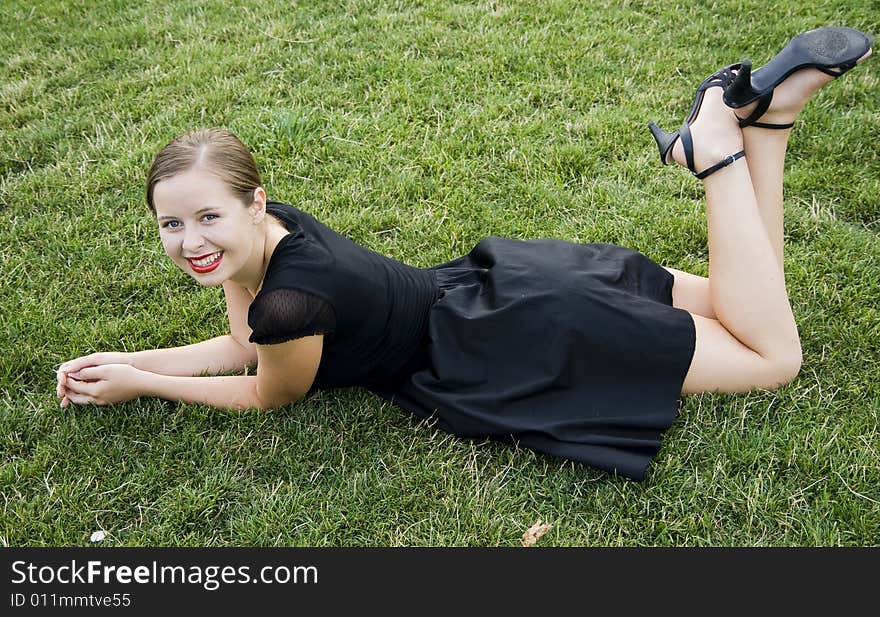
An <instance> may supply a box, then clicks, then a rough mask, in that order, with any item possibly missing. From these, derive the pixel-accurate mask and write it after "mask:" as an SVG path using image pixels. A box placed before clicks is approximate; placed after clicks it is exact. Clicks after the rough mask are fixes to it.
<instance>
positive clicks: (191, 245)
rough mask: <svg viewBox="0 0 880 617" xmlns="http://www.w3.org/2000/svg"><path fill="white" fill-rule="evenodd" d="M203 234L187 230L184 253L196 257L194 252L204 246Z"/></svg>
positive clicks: (184, 239) (184, 234)
mask: <svg viewBox="0 0 880 617" xmlns="http://www.w3.org/2000/svg"><path fill="white" fill-rule="evenodd" d="M204 243H205V242H204V239H203V238H202V234H200V233H199V232H198V231H190V230H188V229H187V230H185V231H184V232H183V252H184V253H187V254H189V256H194V251H195V250H196V249H198V248H199V247H201V246H202V245H204Z"/></svg>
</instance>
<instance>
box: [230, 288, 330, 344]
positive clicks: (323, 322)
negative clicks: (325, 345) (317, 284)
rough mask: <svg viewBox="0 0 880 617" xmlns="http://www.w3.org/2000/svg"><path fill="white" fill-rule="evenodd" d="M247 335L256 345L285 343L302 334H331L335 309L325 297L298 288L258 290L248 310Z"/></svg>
mask: <svg viewBox="0 0 880 617" xmlns="http://www.w3.org/2000/svg"><path fill="white" fill-rule="evenodd" d="M248 325H249V326H250V328H251V330H253V333H252V334H251V336H250V338H249V339H248V340H249V341H250V342H251V343H256V344H258V345H271V344H273V343H284V342H285V341H290V340H293V339H297V338H301V337H303V336H312V335H314V334H331V333H332V332H333V331H334V330H335V329H336V312H335V311H334V310H333V306H332V305H331V304H330V303H329V302H327V301H326V300H324V299H322V298H319V297H318V296H315V295H313V294H310V293H307V292H305V291H300V290H298V289H273V290H272V291H270V292H267V293H265V294H263V293H260V294H257V297H256V298H254V301H253V302H252V303H251V306H250V309H249V310H248Z"/></svg>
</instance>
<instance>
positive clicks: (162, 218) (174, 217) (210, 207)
mask: <svg viewBox="0 0 880 617" xmlns="http://www.w3.org/2000/svg"><path fill="white" fill-rule="evenodd" d="M205 210H213V206H207V207H205V208H201V209H199V210H196V215H199V214H201V213H202V212H204V211H205ZM176 218H177V217H176V216H160V217H159V220H160V221H163V220H165V219H176Z"/></svg>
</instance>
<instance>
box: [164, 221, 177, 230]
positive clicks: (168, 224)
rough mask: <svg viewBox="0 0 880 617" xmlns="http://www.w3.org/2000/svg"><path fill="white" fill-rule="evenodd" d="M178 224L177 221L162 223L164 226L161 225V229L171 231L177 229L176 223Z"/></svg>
mask: <svg viewBox="0 0 880 617" xmlns="http://www.w3.org/2000/svg"><path fill="white" fill-rule="evenodd" d="M178 222H179V221H168V222H167V223H164V224H163V225H162V227H170V228H171V229H177V223H178Z"/></svg>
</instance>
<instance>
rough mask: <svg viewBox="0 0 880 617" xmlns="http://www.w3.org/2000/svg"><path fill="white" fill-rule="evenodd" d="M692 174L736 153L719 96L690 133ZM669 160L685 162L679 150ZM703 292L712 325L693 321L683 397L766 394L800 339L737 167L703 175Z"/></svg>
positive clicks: (737, 137) (709, 99)
mask: <svg viewBox="0 0 880 617" xmlns="http://www.w3.org/2000/svg"><path fill="white" fill-rule="evenodd" d="M691 131H692V133H693V135H694V142H695V148H694V150H695V152H694V157H695V161H696V166H697V169H705V168H707V167H709V166H711V165H713V164H715V163H716V162H718V161H720V160H721V159H723V158H724V157H725V156H727V155H729V154H733V153H734V152H737V151H739V150H740V149H742V146H743V137H742V132H741V131H740V129H739V126H738V125H737V122H736V118H735V116H734V115H733V112H732V110H730V109H728V108H727V107H726V106H725V105H724V103H723V102H722V101H721V89H720V88H711V89H709V90H708V91H707V92H706V95H705V99H704V101H703V105H702V108H701V112H700V115H699V117H698V118H697V120H696V121H695V122H694V124H693V125H692V126H691ZM673 157H674V158H675V160H676V161H678V162H679V163H683V162H684V152H683V147H682V144H681V143H680V140H679V143H677V144H676V146H675V148H674V149H673ZM703 184H704V187H705V191H706V216H707V225H708V235H709V279H710V281H711V284H710V286H709V293H710V299H711V304H712V307H713V308H714V312H715V314H716V316H717V318H718V319H717V320H714V319H707V318H702V317H695V318H694V321H695V324H696V327H697V349H696V351H695V353H694V359H693V361H692V364H691V368H690V370H689V371H688V375H687V376H686V378H685V383H684V391H685V392H701V391H706V390H722V391H741V390H744V389H746V390H747V389H753V388H755V387H772V386H774V385H778V383H781V382H784V381H786V380H787V379H790V378H791V377H793V373H794V374H796V373H797V370H798V369H799V367H800V340H799V338H798V333H797V327H796V325H795V322H794V315H793V314H792V311H791V305H790V303H789V300H788V293H787V292H786V289H785V279H784V277H783V275H782V269H781V267H780V265H779V262H778V261H777V258H776V255H775V253H774V247H773V245H772V244H771V242H770V239H769V236H768V234H767V232H766V230H765V229H764V226H763V222H762V219H761V213H760V209H759V207H758V201H757V198H756V195H755V191H754V188H753V185H752V179H751V176H750V174H749V167H748V165H747V164H745V162H744V161H742V160H740V161H737V162H735V163H734V164H732V165H730V166H729V167H725V168H723V169H721V170H720V171H718V172H716V173H714V174H712V175H710V176H708V177H707V178H705V180H704V181H703Z"/></svg>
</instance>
